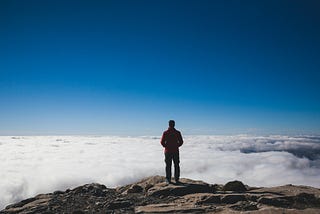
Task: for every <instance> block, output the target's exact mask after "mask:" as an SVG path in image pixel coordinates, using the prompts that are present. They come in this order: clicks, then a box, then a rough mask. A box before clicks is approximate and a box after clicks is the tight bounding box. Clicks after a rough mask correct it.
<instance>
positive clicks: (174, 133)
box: [161, 120, 183, 184]
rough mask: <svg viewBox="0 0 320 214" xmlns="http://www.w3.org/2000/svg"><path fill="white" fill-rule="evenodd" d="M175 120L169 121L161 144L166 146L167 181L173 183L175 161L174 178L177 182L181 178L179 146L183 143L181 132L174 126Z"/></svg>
mask: <svg viewBox="0 0 320 214" xmlns="http://www.w3.org/2000/svg"><path fill="white" fill-rule="evenodd" d="M174 126H175V122H174V120H170V121H169V128H168V130H166V131H164V132H163V135H162V138H161V145H162V146H163V147H164V155H165V162H166V182H167V184H170V183H171V165H172V161H173V163H174V178H175V181H176V183H180V182H179V178H180V166H179V163H180V160H179V147H180V146H182V144H183V139H182V136H181V133H180V132H179V131H178V130H176V129H175V128H174Z"/></svg>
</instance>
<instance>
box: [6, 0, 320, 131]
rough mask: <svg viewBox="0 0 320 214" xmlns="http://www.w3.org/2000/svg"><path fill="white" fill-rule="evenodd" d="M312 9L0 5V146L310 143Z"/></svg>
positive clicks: (316, 103) (236, 4)
mask: <svg viewBox="0 0 320 214" xmlns="http://www.w3.org/2000/svg"><path fill="white" fill-rule="evenodd" d="M319 11H320V1H318V0H307V1H300V0H299V1H294V0H286V1H281V0H280V1H278V0H277V1H275V0H271V1H270V0H265V1H254V0H252V1H240V0H235V1H233V0H230V1H222V0H221V1H201V0H200V1H158V0H156V1H139V0H138V1H118V0H117V1H89V0H87V1H58V0H46V1H43V0H38V1H35V0H30V1H23V0H20V1H16V0H2V1H0V134H2V135H24V134H36V135H37V134H39V135H46V134H114V135H136V134H137V135H150V134H151V135H160V134H161V133H162V131H163V129H165V128H166V127H167V121H168V120H169V119H175V120H176V124H177V128H178V129H180V130H182V131H184V133H186V134H226V133H228V134H229V133H230V134H233V133H248V132H250V133H293V134H301V133H315V134H320V84H319V83H320V27H319V26H320V15H319Z"/></svg>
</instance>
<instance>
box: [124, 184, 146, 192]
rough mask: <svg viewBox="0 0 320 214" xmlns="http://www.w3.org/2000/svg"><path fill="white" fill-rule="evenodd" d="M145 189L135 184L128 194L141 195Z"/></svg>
mask: <svg viewBox="0 0 320 214" xmlns="http://www.w3.org/2000/svg"><path fill="white" fill-rule="evenodd" d="M141 192H143V188H142V187H141V186H140V185H137V184H134V185H132V186H131V187H130V188H129V189H128V190H127V193H141Z"/></svg>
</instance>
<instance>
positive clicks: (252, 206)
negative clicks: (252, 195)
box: [230, 201, 258, 211]
mask: <svg viewBox="0 0 320 214" xmlns="http://www.w3.org/2000/svg"><path fill="white" fill-rule="evenodd" d="M257 204H258V203H256V202H252V201H239V202H237V203H236V204H235V205H232V206H230V208H231V209H233V210H237V211H252V210H258V206H257Z"/></svg>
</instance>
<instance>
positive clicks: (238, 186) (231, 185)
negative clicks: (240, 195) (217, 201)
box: [223, 181, 247, 192]
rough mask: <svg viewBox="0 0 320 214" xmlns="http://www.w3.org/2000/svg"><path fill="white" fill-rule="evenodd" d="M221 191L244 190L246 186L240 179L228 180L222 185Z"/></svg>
mask: <svg viewBox="0 0 320 214" xmlns="http://www.w3.org/2000/svg"><path fill="white" fill-rule="evenodd" d="M223 191H233V192H245V191H247V188H246V186H245V185H244V184H243V183H242V182H241V181H230V182H228V183H226V184H225V185H224V186H223Z"/></svg>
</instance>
